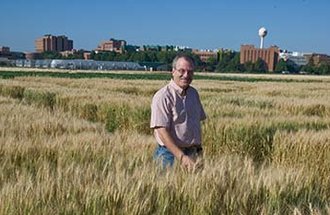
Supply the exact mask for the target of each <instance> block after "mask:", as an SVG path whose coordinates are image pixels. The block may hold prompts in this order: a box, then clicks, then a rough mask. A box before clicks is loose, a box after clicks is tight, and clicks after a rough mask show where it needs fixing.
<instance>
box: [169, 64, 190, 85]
mask: <svg viewBox="0 0 330 215" xmlns="http://www.w3.org/2000/svg"><path fill="white" fill-rule="evenodd" d="M172 75H173V80H174V82H175V83H176V85H178V86H179V87H181V88H182V89H186V88H187V87H188V86H189V84H190V83H191V82H192V79H193V76H194V67H193V65H191V63H190V62H189V61H187V60H185V59H184V58H179V59H178V61H177V62H176V68H173V69H172Z"/></svg>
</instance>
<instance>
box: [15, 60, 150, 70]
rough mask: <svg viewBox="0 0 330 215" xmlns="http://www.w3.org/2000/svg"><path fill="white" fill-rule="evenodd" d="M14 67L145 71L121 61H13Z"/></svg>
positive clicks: (135, 65)
mask: <svg viewBox="0 0 330 215" xmlns="http://www.w3.org/2000/svg"><path fill="white" fill-rule="evenodd" d="M12 64H13V65H14V66H16V67H28V68H58V69H71V70H75V69H82V70H87V69H91V70H146V69H147V68H146V67H145V66H141V65H140V64H138V63H135V62H121V61H94V60H76V59H75V60H24V59H19V60H13V61H12Z"/></svg>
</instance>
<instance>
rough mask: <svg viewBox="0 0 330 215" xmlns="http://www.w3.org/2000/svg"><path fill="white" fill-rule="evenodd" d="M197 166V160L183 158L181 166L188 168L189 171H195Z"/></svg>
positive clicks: (187, 157) (184, 156)
mask: <svg viewBox="0 0 330 215" xmlns="http://www.w3.org/2000/svg"><path fill="white" fill-rule="evenodd" d="M195 164H196V162H195V160H193V159H192V158H190V157H189V156H187V155H183V156H181V165H182V166H183V167H185V168H187V169H188V170H193V169H194V168H195Z"/></svg>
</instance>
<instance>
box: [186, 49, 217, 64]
mask: <svg viewBox="0 0 330 215" xmlns="http://www.w3.org/2000/svg"><path fill="white" fill-rule="evenodd" d="M192 53H193V54H195V55H197V56H199V58H200V59H201V61H203V62H207V61H208V59H210V58H214V59H216V60H217V59H218V53H217V52H214V51H211V50H198V49H194V50H192Z"/></svg>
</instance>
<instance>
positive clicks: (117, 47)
mask: <svg viewBox="0 0 330 215" xmlns="http://www.w3.org/2000/svg"><path fill="white" fill-rule="evenodd" d="M125 46H126V41H125V40H115V39H113V38H111V39H110V40H107V41H103V42H101V43H100V44H99V45H98V46H97V48H96V49H95V51H114V52H117V53H123V52H124V51H125Z"/></svg>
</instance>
